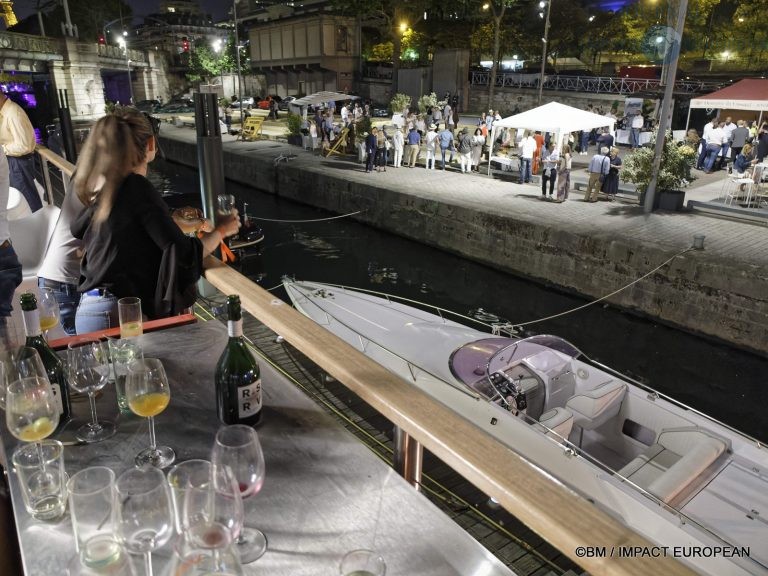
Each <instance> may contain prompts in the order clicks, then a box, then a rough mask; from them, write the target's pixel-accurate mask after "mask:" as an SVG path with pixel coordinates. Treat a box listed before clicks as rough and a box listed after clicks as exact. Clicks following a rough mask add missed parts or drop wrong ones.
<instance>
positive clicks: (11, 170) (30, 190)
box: [8, 154, 43, 212]
mask: <svg viewBox="0 0 768 576" xmlns="http://www.w3.org/2000/svg"><path fill="white" fill-rule="evenodd" d="M8 176H9V178H10V182H11V186H13V187H14V188H16V190H18V191H19V192H21V194H22V196H24V199H25V200H26V201H27V204H29V209H30V210H31V211H32V212H37V211H38V210H40V208H42V207H43V201H42V200H40V194H38V193H37V186H35V155H34V154H27V155H26V156H8Z"/></svg>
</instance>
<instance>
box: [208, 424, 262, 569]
mask: <svg viewBox="0 0 768 576" xmlns="http://www.w3.org/2000/svg"><path fill="white" fill-rule="evenodd" d="M211 462H212V463H213V466H214V468H217V469H225V468H227V469H229V470H230V471H231V472H232V475H233V477H234V479H235V481H236V482H237V486H238V489H239V491H240V496H241V497H242V498H243V500H246V499H247V498H250V497H252V496H254V495H256V494H258V492H259V491H260V490H261V487H262V486H263V485H264V474H265V470H264V454H263V452H262V450H261V444H260V443H259V437H258V435H257V434H256V431H255V430H254V429H253V428H251V427H249V426H244V425H242V424H235V425H232V426H222V427H221V428H219V430H218V432H216V441H215V442H214V445H213V450H212V453H211ZM235 546H236V549H237V550H238V553H239V554H240V561H241V562H242V563H243V564H247V563H249V562H253V561H254V560H257V559H258V558H260V557H261V556H262V555H263V554H264V552H266V550H267V537H266V536H265V535H264V533H263V532H262V531H261V530H259V529H257V528H253V527H250V526H243V527H242V529H241V530H240V534H239V535H238V536H237V537H236V539H235Z"/></svg>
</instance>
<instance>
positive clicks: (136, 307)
mask: <svg viewBox="0 0 768 576" xmlns="http://www.w3.org/2000/svg"><path fill="white" fill-rule="evenodd" d="M117 314H118V317H119V319H120V338H131V337H133V336H141V335H142V334H144V320H143V316H142V314H141V298H135V297H133V296H129V297H127V298H120V300H118V301H117Z"/></svg>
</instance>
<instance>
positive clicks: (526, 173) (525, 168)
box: [520, 158, 531, 184]
mask: <svg viewBox="0 0 768 576" xmlns="http://www.w3.org/2000/svg"><path fill="white" fill-rule="evenodd" d="M530 181H531V159H530V158H520V184H522V183H523V182H530Z"/></svg>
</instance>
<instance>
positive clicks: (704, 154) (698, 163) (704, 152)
mask: <svg viewBox="0 0 768 576" xmlns="http://www.w3.org/2000/svg"><path fill="white" fill-rule="evenodd" d="M706 159H707V141H706V140H704V138H702V139H701V152H699V158H698V159H697V160H696V168H698V169H699V170H703V169H704V160H706Z"/></svg>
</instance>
